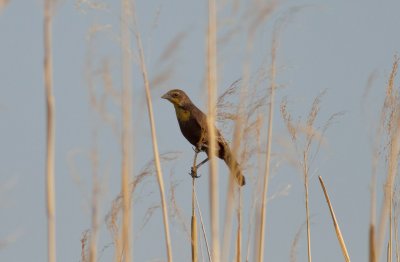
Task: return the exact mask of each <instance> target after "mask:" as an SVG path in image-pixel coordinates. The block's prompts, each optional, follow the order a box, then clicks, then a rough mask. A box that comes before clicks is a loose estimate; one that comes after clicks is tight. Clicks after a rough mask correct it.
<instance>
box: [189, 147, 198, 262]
mask: <svg viewBox="0 0 400 262" xmlns="http://www.w3.org/2000/svg"><path fill="white" fill-rule="evenodd" d="M196 155H197V154H196ZM194 166H195V165H194ZM194 192H195V178H193V181H192V220H191V224H190V225H191V237H192V243H191V246H192V262H197V261H198V252H197V251H198V248H197V240H198V237H197V219H196V209H195V208H196V202H195V193H194Z"/></svg>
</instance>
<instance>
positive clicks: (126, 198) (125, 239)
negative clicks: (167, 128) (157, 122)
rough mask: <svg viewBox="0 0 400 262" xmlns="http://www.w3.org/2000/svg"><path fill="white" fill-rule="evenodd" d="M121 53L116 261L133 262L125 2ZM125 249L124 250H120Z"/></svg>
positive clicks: (125, 0)
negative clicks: (119, 225) (119, 210)
mask: <svg viewBox="0 0 400 262" xmlns="http://www.w3.org/2000/svg"><path fill="white" fill-rule="evenodd" d="M121 17H122V22H121V49H122V137H121V139H122V141H121V142H122V143H121V146H122V172H121V191H122V213H123V215H122V233H121V244H122V247H121V246H120V245H117V249H116V255H117V256H116V259H117V261H120V260H121V258H120V257H119V256H120V255H122V256H123V258H124V261H125V262H130V261H132V251H131V245H132V240H131V230H132V229H131V221H132V220H131V215H132V214H131V212H132V211H131V206H130V193H129V191H130V189H129V185H130V183H131V181H130V175H131V174H132V146H133V144H132V139H133V136H132V135H133V134H132V74H131V72H132V62H131V56H130V48H131V41H130V31H129V21H130V1H129V0H122V1H121ZM119 248H122V250H118V249H119Z"/></svg>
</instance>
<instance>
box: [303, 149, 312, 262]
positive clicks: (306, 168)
mask: <svg viewBox="0 0 400 262" xmlns="http://www.w3.org/2000/svg"><path fill="white" fill-rule="evenodd" d="M307 161H308V154H307V151H305V152H304V155H303V175H304V191H305V201H306V223H307V255H308V262H311V261H312V259H311V229H310V208H309V205H308V166H307Z"/></svg>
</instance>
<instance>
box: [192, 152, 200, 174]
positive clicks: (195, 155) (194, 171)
mask: <svg viewBox="0 0 400 262" xmlns="http://www.w3.org/2000/svg"><path fill="white" fill-rule="evenodd" d="M193 150H194V159H193V166H192V168H191V169H190V175H191V176H192V177H193V179H194V178H198V177H200V176H198V175H197V166H196V161H197V155H198V154H199V153H200V150H199V149H198V148H196V147H195V148H193Z"/></svg>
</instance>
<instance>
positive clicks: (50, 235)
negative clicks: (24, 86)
mask: <svg viewBox="0 0 400 262" xmlns="http://www.w3.org/2000/svg"><path fill="white" fill-rule="evenodd" d="M52 16H53V0H45V2H44V24H43V30H44V35H43V36H44V39H43V40H44V88H45V93H46V114H47V141H46V143H47V152H46V206H47V241H48V246H47V248H48V250H47V251H48V253H47V258H48V261H49V262H55V261H56V218H55V212H56V211H55V208H56V204H55V181H54V147H55V101H54V96H53V72H52V71H53V61H52Z"/></svg>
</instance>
